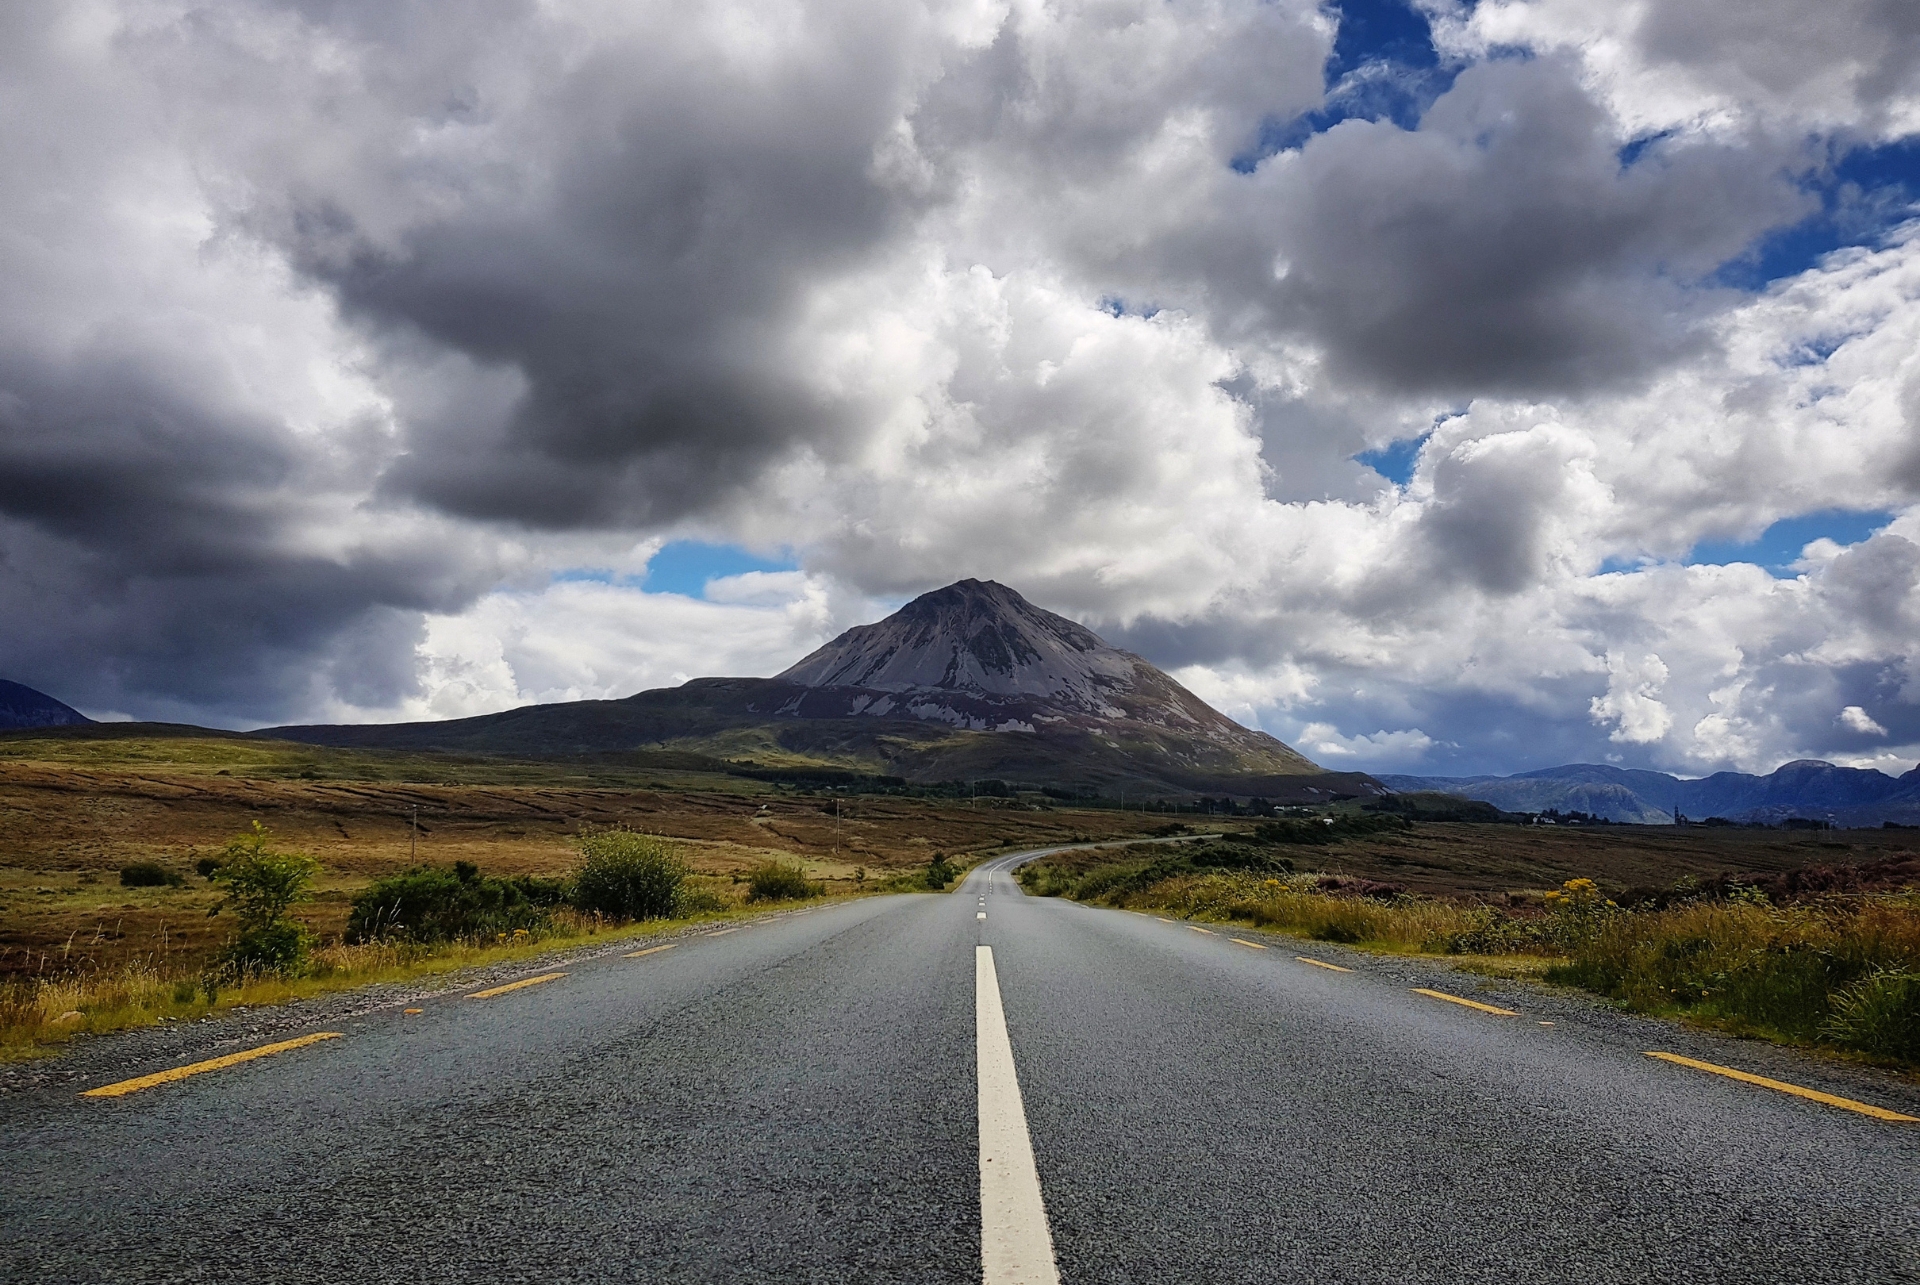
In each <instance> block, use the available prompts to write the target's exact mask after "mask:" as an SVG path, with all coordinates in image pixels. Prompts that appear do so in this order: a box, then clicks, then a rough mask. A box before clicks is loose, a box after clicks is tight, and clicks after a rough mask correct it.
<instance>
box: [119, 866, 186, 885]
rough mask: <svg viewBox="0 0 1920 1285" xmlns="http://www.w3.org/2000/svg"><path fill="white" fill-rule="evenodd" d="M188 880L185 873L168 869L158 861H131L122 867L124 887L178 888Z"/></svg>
mask: <svg viewBox="0 0 1920 1285" xmlns="http://www.w3.org/2000/svg"><path fill="white" fill-rule="evenodd" d="M186 881H187V879H186V876H185V875H183V874H180V873H179V872H178V871H174V870H169V869H167V868H166V867H165V866H163V865H161V864H160V863H159V862H158V861H130V862H128V863H127V864H126V865H124V866H121V867H120V886H121V887H123V888H178V887H179V886H180V885H181V884H183V883H185V882H186Z"/></svg>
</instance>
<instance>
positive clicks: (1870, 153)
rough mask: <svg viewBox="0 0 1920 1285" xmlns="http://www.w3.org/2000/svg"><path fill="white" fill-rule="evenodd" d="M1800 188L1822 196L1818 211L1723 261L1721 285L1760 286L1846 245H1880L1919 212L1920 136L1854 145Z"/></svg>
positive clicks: (1792, 274)
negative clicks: (1875, 145)
mask: <svg viewBox="0 0 1920 1285" xmlns="http://www.w3.org/2000/svg"><path fill="white" fill-rule="evenodd" d="M1802 187H1803V188H1804V189H1805V190H1806V191H1808V192H1811V193H1813V194H1815V195H1817V196H1818V197H1819V198H1820V210H1819V212H1818V213H1816V214H1813V215H1812V216H1810V217H1808V218H1806V219H1803V220H1801V221H1800V222H1799V223H1796V224H1794V225H1793V226H1791V227H1785V228H1780V229H1778V230H1776V231H1774V232H1772V233H1770V234H1769V235H1767V236H1765V237H1762V238H1761V239H1760V241H1759V242H1758V243H1757V244H1756V245H1755V246H1754V247H1753V249H1752V250H1750V251H1749V252H1748V253H1746V254H1743V255H1741V256H1740V257H1739V258H1738V259H1735V260H1733V261H1732V262H1730V263H1727V264H1725V265H1723V266H1722V267H1721V269H1720V271H1719V272H1718V273H1717V274H1715V280H1716V281H1717V282H1718V283H1719V284H1721V285H1728V286H1734V287H1736V288H1739V289H1743V290H1758V289H1761V288H1763V287H1764V286H1766V285H1767V283H1769V282H1772V281H1778V280H1780V279H1782V278H1783V277H1791V276H1794V275H1797V274H1798V273H1801V272H1805V271H1806V270H1807V269H1808V268H1811V267H1812V266H1813V265H1814V264H1816V263H1818V262H1819V261H1820V258H1821V256H1823V255H1827V254H1831V253H1832V252H1833V251H1835V250H1838V249H1840V248H1842V247H1844V246H1849V245H1875V244H1878V242H1879V240H1880V238H1881V237H1882V236H1884V235H1885V234H1886V233H1887V231H1888V230H1890V229H1891V228H1893V227H1894V226H1896V225H1897V224H1900V223H1903V222H1905V221H1907V220H1908V219H1911V218H1914V217H1916V216H1920V139H1911V138H1910V139H1904V140H1902V141H1900V142H1897V143H1887V144H1884V145H1882V146H1879V147H1857V148H1854V149H1853V150H1852V151H1849V152H1846V153H1844V154H1842V155H1841V156H1840V157H1839V158H1838V159H1837V160H1836V161H1835V162H1834V163H1833V165H1832V166H1831V167H1830V168H1829V169H1826V170H1824V171H1822V172H1820V173H1817V174H1815V175H1812V176H1811V177H1809V178H1808V179H1807V180H1806V181H1805V182H1804V183H1803V184H1802Z"/></svg>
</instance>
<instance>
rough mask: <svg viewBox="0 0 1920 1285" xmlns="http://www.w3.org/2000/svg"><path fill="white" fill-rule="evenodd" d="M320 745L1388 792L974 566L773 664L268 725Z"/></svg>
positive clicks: (1074, 783) (1101, 784)
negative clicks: (450, 710) (360, 719)
mask: <svg viewBox="0 0 1920 1285" xmlns="http://www.w3.org/2000/svg"><path fill="white" fill-rule="evenodd" d="M256 735H260V736H272V737H278V738H281V739H285V740H294V741H305V742H308V743H311V744H316V745H335V746H359V747H365V748H374V749H405V750H448V751H460V752H465V753H479V754H499V755H511V756H516V757H536V758H545V757H553V756H557V755H578V754H609V753H622V752H629V751H635V750H683V751H691V752H694V753H699V754H705V755H709V756H712V757H717V758H725V759H729V760H734V761H738V760H740V759H751V760H753V761H754V762H755V763H757V764H760V765H764V766H769V767H780V766H789V765H804V764H820V765H829V766H833V767H836V768H840V769H851V770H854V771H861V772H871V773H874V774H878V775H888V776H898V777H903V778H905V779H907V780H910V781H915V782H920V783H927V784H932V783H937V782H946V781H966V780H978V779H987V778H998V779H1000V780H1004V781H1009V782H1015V783H1021V784H1028V785H1042V786H1049V787H1053V788H1056V789H1062V790H1067V791H1072V792H1082V791H1084V792H1086V793H1089V794H1097V795H1101V796H1104V797H1109V798H1111V797H1114V796H1116V795H1119V794H1129V795H1134V796H1136V797H1153V796H1158V797H1181V796H1187V797H1191V796H1193V795H1196V794H1231V795H1239V796H1243V797H1261V798H1266V799H1268V800H1270V801H1273V802H1276V803H1279V802H1314V801H1320V802H1324V801H1327V800H1329V799H1331V798H1334V797H1336V796H1338V797H1352V796H1356V795H1378V794H1384V793H1385V792H1386V791H1385V788H1384V787H1383V786H1381V785H1380V784H1379V783H1378V782H1377V781H1375V780H1374V779H1373V778H1372V777H1369V776H1366V775H1364V774H1361V773H1357V772H1328V771H1326V770H1325V769H1324V768H1322V767H1320V766H1319V765H1318V764H1316V763H1314V762H1313V761H1311V760H1310V759H1308V758H1306V757H1305V756H1304V755H1302V754H1299V753H1297V752H1295V751H1294V750H1292V749H1291V748H1289V747H1288V746H1286V745H1284V744H1282V743H1281V742H1280V741H1278V740H1276V739H1274V738H1273V737H1271V736H1269V735H1267V734H1266V733H1265V732H1256V731H1252V730H1250V729H1248V728H1245V727H1242V726H1241V725H1240V724H1238V723H1236V722H1234V721H1233V720H1232V719H1230V718H1228V717H1226V716H1225V715H1224V714H1221V713H1220V712H1219V711H1217V710H1215V709H1213V708H1212V707H1211V706H1209V705H1208V704H1207V703H1206V702H1205V701H1202V700H1201V699H1200V698H1199V697H1197V696H1195V695H1194V694H1193V693H1192V692H1190V691H1188V690H1187V689H1186V688H1184V687H1182V686H1181V685H1180V684H1178V683H1176V682H1175V681H1173V679H1171V678H1169V677H1168V676H1167V675H1166V674H1164V673H1162V672H1161V671H1160V670H1158V669H1156V668H1155V667H1154V666H1153V665H1151V664H1149V663H1148V662H1147V661H1145V660H1143V659H1141V658H1140V657H1138V656H1135V655H1133V654H1132V653H1130V652H1124V651H1120V650H1119V649H1117V648H1114V647H1110V646H1108V645H1107V644H1106V643H1105V642H1103V641H1102V640H1101V639H1100V638H1099V637H1098V636H1097V635H1096V634H1094V633H1093V632H1092V631H1091V630H1089V629H1087V628H1085V627H1083V626H1081V625H1078V624H1075V623H1074V622H1073V621H1071V620H1068V619H1066V618H1065V617H1063V616H1057V615H1055V614H1054V613H1052V612H1050V611H1043V610H1041V609H1040V608H1038V607H1036V606H1034V605H1033V604H1032V603H1030V602H1028V601H1027V600H1026V599H1025V598H1023V597H1021V596H1020V595H1019V594H1018V593H1016V592H1014V591H1013V590H1012V589H1009V588H1007V587H1006V586H1005V585H1001V584H995V583H994V582H992V581H990V580H989V581H981V580H962V581H959V582H958V583H955V584H951V585H948V586H947V587H946V588H944V589H938V590H935V591H934V592H932V593H928V594H923V595H921V596H920V597H918V598H915V599H914V600H913V601H912V602H910V603H908V604H907V605H906V606H904V607H902V608H901V609H900V610H899V611H897V612H895V613H894V614H893V615H891V616H889V617H887V618H886V619H885V620H882V621H879V622H877V623H875V624H871V625H862V626H860V627H858V628H855V629H850V630H848V631H847V632H846V633H844V634H842V635H840V636H839V637H838V638H836V639H834V640H833V641H832V642H830V643H828V644H827V645H826V646H824V647H822V648H820V649H819V650H818V651H816V652H814V653H813V654H812V655H810V656H807V657H804V658H803V659H801V660H800V661H799V662H797V663H796V664H794V665H793V666H792V667H790V668H789V669H787V670H786V671H784V672H783V673H780V674H778V675H776V676H774V677H772V678H700V679H695V680H694V681H692V682H690V683H686V684H684V685H682V686H680V687H673V688H662V689H659V690H655V691H646V692H641V693H639V694H638V695H636V696H630V697H628V698H626V699H625V700H611V701H569V702H563V703H558V704H551V705H529V706H525V707H523V708H521V709H516V710H509V711H507V712H505V713H501V714H488V715H483V716H481V717H478V718H462V719H453V720H450V721H446V722H435V723H396V724H385V725H358V726H338V725H327V726H301V727H274V728H266V729H263V730H262V731H260V732H258V733H256Z"/></svg>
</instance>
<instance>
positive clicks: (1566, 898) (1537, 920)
mask: <svg viewBox="0 0 1920 1285" xmlns="http://www.w3.org/2000/svg"><path fill="white" fill-rule="evenodd" d="M1020 878H1021V881H1022V882H1023V883H1024V884H1025V885H1026V886H1027V888H1028V890H1029V891H1032V892H1035V893H1039V894H1041V895H1055V896H1070V897H1073V898H1075V899H1078V900H1083V901H1090V902H1098V903H1101V904H1105V905H1110V906H1116V907H1121V908H1125V909H1133V910H1150V911H1153V912H1156V913H1159V914H1163V915H1168V916H1179V917H1182V918H1187V919H1196V920H1203V921H1224V922H1233V923H1241V924H1247V925H1250V926H1253V927H1258V928H1264V929H1270V930H1273V931H1277V932H1283V933H1288V934H1292V935H1294V936H1298V937H1304V938H1307V939H1309V940H1314V941H1327V942H1337V943H1340V944H1343V945H1348V946H1354V947H1357V948H1360V949H1363V950H1374V951H1381V952H1388V953H1399V954H1422V955H1446V956H1451V957H1453V958H1454V959H1456V960H1457V961H1458V965H1459V966H1460V967H1463V968H1466V969H1468V970H1470V971H1473V972H1478V973H1483V974H1487V975H1492V976H1500V977H1509V978H1525V979H1530V980H1543V981H1548V982H1553V983H1558V984H1563V985H1570V986H1575V987H1579V988H1581V989H1584V990H1587V991H1591V992H1593V993H1595V994H1598V995H1602V996H1604V997H1606V998H1608V999H1610V1000H1613V1001H1615V1002H1616V1003H1618V1004H1620V1005H1622V1006H1623V1007H1626V1008H1628V1009H1631V1010H1633V1011H1636V1012H1641V1013H1648V1014H1653V1015H1659V1016H1667V1017H1680V1018H1685V1019H1687V1020H1690V1021H1694V1022H1697V1023H1700V1024H1702V1025H1706V1026H1710V1027H1713V1028H1715V1029H1719V1030H1724V1031H1727V1032H1729V1033H1732V1034H1737V1035H1745V1036H1755V1037H1759V1038H1763V1039H1769V1040H1774V1041H1777V1042H1781V1043H1787V1044H1795V1045H1801V1046H1815V1047H1824V1048H1830V1049H1841V1050H1846V1051H1847V1052H1849V1053H1852V1054H1855V1055H1859V1056H1862V1057H1865V1058H1868V1059H1870V1060H1874V1061H1878V1062H1881V1063H1884V1064H1889V1065H1897V1066H1904V1067H1908V1068H1920V891H1914V890H1912V889H1909V890H1908V891H1905V892H1895V893H1874V894H1845V895H1828V896H1822V897H1818V898H1814V899H1811V900H1805V901H1790V902H1786V903H1784V904H1778V905H1776V904H1773V903H1772V902H1770V901H1769V900H1768V899H1767V898H1765V897H1764V896H1760V895H1758V894H1757V893H1754V892H1752V891H1751V890H1749V891H1748V892H1747V893H1745V894H1743V895H1736V896H1734V897H1731V898H1719V899H1695V900H1690V901H1683V902H1680V903H1679V904H1674V905H1670V906H1667V907H1665V908H1661V909H1652V910H1641V911H1632V910H1623V909H1621V908H1620V907H1618V906H1616V905H1614V904H1613V903H1612V902H1611V901H1608V900H1607V899H1606V898H1605V897H1604V895H1603V894H1602V893H1601V892H1600V890H1599V889H1598V887H1597V886H1596V885H1595V884H1594V883H1593V882H1592V881H1590V880H1585V879H1575V880H1569V881H1567V882H1566V884H1565V885H1563V887H1562V888H1561V889H1558V890H1554V891H1551V892H1549V893H1547V894H1546V895H1545V896H1544V898H1543V899H1542V900H1543V902H1544V907H1545V908H1544V911H1543V912H1541V913H1527V914H1520V915H1516V914H1512V913H1509V912H1508V911H1507V910H1504V909H1501V908H1498V907H1493V906H1488V905H1475V904H1470V903H1463V902H1459V901H1450V900H1444V899H1440V898H1431V897H1420V896H1411V895H1406V894H1404V893H1403V894H1400V895H1394V896H1371V897H1369V896H1352V895H1341V894H1338V893H1335V894H1329V893H1328V892H1326V891H1323V890H1321V887H1320V885H1322V884H1323V883H1332V884H1335V885H1337V884H1338V883H1339V882H1341V881H1335V880H1329V879H1328V877H1327V876H1325V875H1320V874H1293V873H1285V874H1261V873H1258V872H1250V871H1245V870H1224V871H1209V870H1196V869H1192V868H1182V863H1181V862H1179V861H1177V860H1173V859H1170V858H1167V857H1164V856H1161V857H1152V856H1148V855H1147V854H1145V853H1143V852H1139V851H1135V852H1133V853H1129V854H1123V855H1122V857H1121V859H1119V860H1114V859H1113V858H1112V857H1110V856H1109V857H1107V858H1106V859H1105V860H1104V862H1098V859H1094V860H1092V861H1090V860H1088V859H1084V858H1083V859H1080V860H1077V861H1068V862H1060V863H1036V864H1035V865H1032V866H1029V867H1027V868H1026V869H1025V870H1023V871H1022V872H1021V875H1020ZM1349 882H1350V881H1349Z"/></svg>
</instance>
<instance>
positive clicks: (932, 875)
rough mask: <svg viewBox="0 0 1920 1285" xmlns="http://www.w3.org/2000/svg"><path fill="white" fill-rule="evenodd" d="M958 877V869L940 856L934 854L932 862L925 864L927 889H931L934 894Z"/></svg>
mask: <svg viewBox="0 0 1920 1285" xmlns="http://www.w3.org/2000/svg"><path fill="white" fill-rule="evenodd" d="M959 877H960V871H959V869H958V868H957V867H956V866H955V865H954V864H953V863H952V862H951V861H948V860H947V859H946V857H945V856H944V855H942V854H937V853H936V854H935V856H934V858H933V860H931V861H929V862H927V887H929V888H931V889H933V890H934V891H935V892H938V891H940V890H941V889H942V888H944V887H946V886H947V885H948V884H950V883H952V882H953V881H954V880H955V879H958V878H959Z"/></svg>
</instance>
